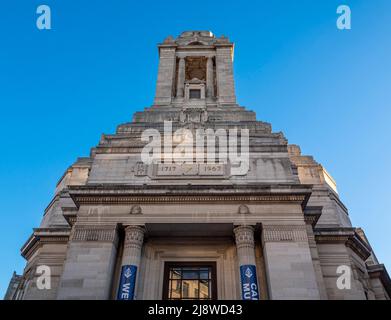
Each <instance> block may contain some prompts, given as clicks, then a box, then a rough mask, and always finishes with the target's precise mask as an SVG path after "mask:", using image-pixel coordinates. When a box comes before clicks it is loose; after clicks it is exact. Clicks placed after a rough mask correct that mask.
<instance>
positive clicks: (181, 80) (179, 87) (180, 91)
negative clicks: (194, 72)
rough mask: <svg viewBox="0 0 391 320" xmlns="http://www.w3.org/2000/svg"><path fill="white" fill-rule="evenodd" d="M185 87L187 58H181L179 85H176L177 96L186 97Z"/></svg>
mask: <svg viewBox="0 0 391 320" xmlns="http://www.w3.org/2000/svg"><path fill="white" fill-rule="evenodd" d="M184 89H185V58H179V63H178V79H177V87H176V96H177V98H183V97H184Z"/></svg>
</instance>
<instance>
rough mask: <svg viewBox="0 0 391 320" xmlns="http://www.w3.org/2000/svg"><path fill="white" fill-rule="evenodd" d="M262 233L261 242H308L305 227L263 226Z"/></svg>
mask: <svg viewBox="0 0 391 320" xmlns="http://www.w3.org/2000/svg"><path fill="white" fill-rule="evenodd" d="M262 233H263V240H264V241H265V242H279V241H293V242H301V241H308V237H307V231H306V227H305V225H300V226H291V225H290V226H279V225H264V226H263V230H262Z"/></svg>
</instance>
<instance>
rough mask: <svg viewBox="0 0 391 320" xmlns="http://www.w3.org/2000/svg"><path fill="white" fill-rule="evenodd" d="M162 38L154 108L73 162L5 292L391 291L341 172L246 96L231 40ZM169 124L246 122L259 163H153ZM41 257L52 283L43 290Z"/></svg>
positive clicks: (238, 294) (352, 295)
mask: <svg viewBox="0 0 391 320" xmlns="http://www.w3.org/2000/svg"><path fill="white" fill-rule="evenodd" d="M158 48H159V70H158V77H157V86H156V94H155V100H154V104H153V105H152V106H151V107H149V108H146V109H145V110H144V111H142V112H137V113H135V114H134V118H133V121H132V122H130V123H125V124H122V125H119V126H118V127H117V130H116V133H115V134H107V135H103V136H102V137H101V140H100V142H99V144H98V145H97V146H96V147H95V148H92V149H91V153H90V156H89V157H87V158H79V159H78V160H77V161H76V162H75V163H74V164H73V165H71V166H70V167H69V168H68V169H67V170H66V172H65V173H64V175H63V176H62V177H61V179H60V180H59V182H58V184H57V186H56V190H55V195H54V197H53V199H52V201H51V203H50V204H49V205H48V207H47V209H46V210H45V213H44V216H43V219H42V223H41V225H40V226H39V227H38V228H36V229H34V231H33V233H32V235H31V237H30V238H29V239H28V240H27V242H26V243H25V244H24V245H23V247H22V249H21V252H22V255H23V257H24V258H25V259H26V260H27V265H26V267H25V269H24V272H23V275H21V276H19V277H17V276H16V275H14V277H13V281H12V290H11V289H10V290H9V291H8V293H7V297H6V298H7V299H138V300H143V299H189V298H190V299H389V298H390V294H391V286H390V284H391V283H390V278H389V276H388V274H387V271H386V269H385V267H384V265H382V264H379V262H378V261H377V259H376V257H375V255H374V253H373V250H372V248H371V246H370V244H369V242H368V240H367V238H366V237H365V234H364V232H363V231H362V230H361V229H359V228H356V227H353V226H352V225H351V222H350V219H349V215H348V210H347V208H346V207H345V206H344V204H343V203H342V201H341V200H340V198H339V196H338V192H337V188H336V183H335V181H334V180H333V178H332V177H331V176H330V174H329V173H328V172H327V171H326V170H325V169H324V168H323V167H322V165H320V164H319V163H317V162H316V161H315V160H314V159H313V157H311V156H306V155H302V154H301V152H300V148H299V147H298V146H296V145H289V144H288V142H287V140H286V138H285V137H284V135H283V134H282V133H281V132H277V133H275V132H272V129H271V125H270V124H268V123H264V122H261V121H257V120H256V116H255V113H254V112H252V111H249V110H247V109H245V108H244V107H241V106H239V105H238V104H237V102H236V96H235V86H234V77H233V53H234V45H233V43H232V42H230V41H229V39H228V38H226V37H224V36H222V37H216V36H214V35H213V34H212V33H211V32H209V31H188V32H183V33H182V34H181V35H180V36H179V37H177V38H176V39H174V38H173V37H168V38H166V39H165V40H164V41H163V43H161V44H159V46H158ZM166 126H171V129H172V131H173V132H175V131H176V130H178V129H181V128H185V129H187V130H188V131H190V132H192V133H194V132H195V131H196V130H197V129H212V130H213V132H217V131H218V130H220V131H219V132H224V131H221V130H226V131H227V132H228V131H229V130H230V129H232V130H234V131H235V130H237V131H240V130H247V131H246V132H248V137H249V139H248V153H247V157H248V168H247V170H246V171H245V172H239V173H236V174H232V172H234V171H233V170H232V169H233V168H234V167H235V166H237V165H238V164H239V165H240V163H238V162H237V161H236V162H235V161H233V160H232V159H231V158H230V159H229V160H227V161H223V160H224V159H223V160H222V161H216V163H213V161H212V162H210V161H209V162H208V161H206V160H205V157H203V156H201V157H199V158H197V159H196V161H193V162H192V163H190V162H184V163H181V162H180V161H178V162H176V161H172V158H175V157H180V156H181V154H179V155H178V154H177V155H174V156H172V153H171V151H170V150H168V151H167V150H165V149H164V151H162V155H161V161H157V159H158V158H155V161H152V162H151V163H146V162H145V161H142V157H141V154H142V151H143V150H145V147H146V145H147V144H148V143H149V142H150V140H145V139H143V138H142V137H143V134H145V132H146V130H147V129H155V130H154V132H159V133H162V137H161V141H162V142H163V143H162V145H166V144H167V142H168V141H166V140H164V139H166V136H164V138H163V130H164V128H166ZM241 132H245V131H241ZM242 135H244V136H245V134H244V133H242ZM159 139H160V138H159ZM167 139H168V138H167ZM163 140H164V141H163ZM174 140H175V139H174ZM243 141H244V140H241V139H239V144H238V145H237V146H236V147H239V145H240V144H243ZM165 143H166V144H165ZM173 143H174V147H175V141H174V142H173ZM205 143H206V142H205ZM228 144H229V146H227V149H228V148H230V147H231V141H230V140H229V143H228ZM202 146H204V142H202ZM221 148H222V147H221V145H218V148H217V147H216V149H219V151H220V150H222V149H221ZM230 150H231V149H230ZM201 154H202V153H201ZM175 159H176V158H175ZM175 159H174V160H175ZM165 160H167V161H165ZM193 160H194V158H193ZM239 162H240V161H239ZM40 265H44V266H48V267H49V268H50V276H51V277H50V285H51V288H50V289H41V288H39V286H37V280H38V278H39V277H40V276H41V274H40V273H38V272H37V268H38V266H40ZM341 268H342V269H341ZM341 270H342V271H341ZM341 276H347V277H348V279H347V278H344V279H345V280H344V284H345V285H346V284H347V282H346V281H348V282H349V283H348V284H349V285H350V288H346V287H343V288H340V285H338V282H339V281H340V280H341V278H340V277H341Z"/></svg>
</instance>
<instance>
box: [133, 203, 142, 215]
mask: <svg viewBox="0 0 391 320" xmlns="http://www.w3.org/2000/svg"><path fill="white" fill-rule="evenodd" d="M142 213H143V210H142V209H141V207H140V206H139V205H138V204H135V205H133V206H132V207H131V208H130V214H142Z"/></svg>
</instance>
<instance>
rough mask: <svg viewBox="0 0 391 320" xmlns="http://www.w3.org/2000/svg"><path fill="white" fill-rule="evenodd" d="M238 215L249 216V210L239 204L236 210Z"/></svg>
mask: <svg viewBox="0 0 391 320" xmlns="http://www.w3.org/2000/svg"><path fill="white" fill-rule="evenodd" d="M238 213H239V214H250V213H251V212H250V209H249V207H247V206H246V205H245V204H241V205H240V206H239V208H238Z"/></svg>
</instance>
